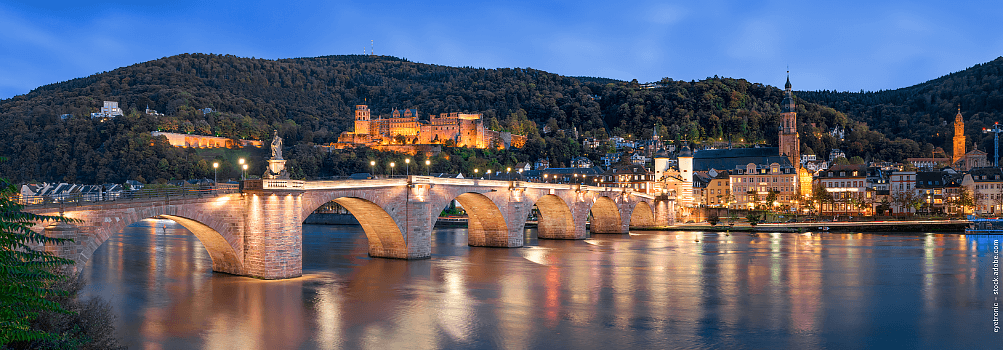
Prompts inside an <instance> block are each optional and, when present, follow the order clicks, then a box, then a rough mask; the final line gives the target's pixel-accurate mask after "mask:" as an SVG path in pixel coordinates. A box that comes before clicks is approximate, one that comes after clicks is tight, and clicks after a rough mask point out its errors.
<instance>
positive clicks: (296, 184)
mask: <svg viewBox="0 0 1003 350" xmlns="http://www.w3.org/2000/svg"><path fill="white" fill-rule="evenodd" d="M305 183H306V181H303V180H289V179H261V180H245V181H244V190H252V191H254V190H303V189H305V188H306V185H305Z"/></svg>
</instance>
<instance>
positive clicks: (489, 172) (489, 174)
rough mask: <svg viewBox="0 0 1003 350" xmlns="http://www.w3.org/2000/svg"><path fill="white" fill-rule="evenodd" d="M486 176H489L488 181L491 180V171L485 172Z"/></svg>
mask: <svg viewBox="0 0 1003 350" xmlns="http://www.w3.org/2000/svg"><path fill="white" fill-rule="evenodd" d="M484 173H485V174H488V180H491V169H488V170H485V171H484Z"/></svg>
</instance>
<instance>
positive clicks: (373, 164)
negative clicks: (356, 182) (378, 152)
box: [369, 160, 376, 177]
mask: <svg viewBox="0 0 1003 350" xmlns="http://www.w3.org/2000/svg"><path fill="white" fill-rule="evenodd" d="M369 172H370V173H372V174H370V175H369V176H370V177H376V161H375V160H370V161H369Z"/></svg>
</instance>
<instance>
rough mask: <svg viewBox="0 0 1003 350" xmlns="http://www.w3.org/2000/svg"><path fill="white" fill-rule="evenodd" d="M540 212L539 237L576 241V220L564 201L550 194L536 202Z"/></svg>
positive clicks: (538, 222) (538, 221) (538, 220)
mask: <svg viewBox="0 0 1003 350" xmlns="http://www.w3.org/2000/svg"><path fill="white" fill-rule="evenodd" d="M536 208H537V209H538V210H539V211H540V217H539V218H537V225H536V226H537V237H539V238H543V239H575V238H576V237H575V220H574V217H572V215H571V208H570V207H568V204H567V203H565V202H564V199H562V198H561V197H558V196H556V195H553V194H548V195H545V196H542V197H540V199H537V200H536Z"/></svg>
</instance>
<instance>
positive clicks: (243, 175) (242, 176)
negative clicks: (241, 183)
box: [240, 159, 247, 180]
mask: <svg viewBox="0 0 1003 350" xmlns="http://www.w3.org/2000/svg"><path fill="white" fill-rule="evenodd" d="M241 160H243V159H241ZM240 167H241V168H242V169H243V171H242V172H241V173H240V179H241V180H247V164H244V165H241V166H240Z"/></svg>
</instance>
